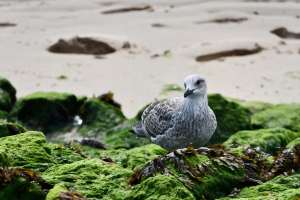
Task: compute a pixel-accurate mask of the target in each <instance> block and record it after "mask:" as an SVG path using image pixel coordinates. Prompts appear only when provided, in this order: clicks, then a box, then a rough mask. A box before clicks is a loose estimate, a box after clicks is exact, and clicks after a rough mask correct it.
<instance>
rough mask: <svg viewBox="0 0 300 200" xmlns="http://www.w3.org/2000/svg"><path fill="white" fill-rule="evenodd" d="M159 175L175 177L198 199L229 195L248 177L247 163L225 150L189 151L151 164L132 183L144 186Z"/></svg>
mask: <svg viewBox="0 0 300 200" xmlns="http://www.w3.org/2000/svg"><path fill="white" fill-rule="evenodd" d="M158 175H164V176H172V177H174V178H175V179H174V180H177V181H179V182H181V183H182V184H183V185H184V186H185V187H186V188H187V189H188V190H189V191H190V192H191V193H192V194H193V196H194V197H195V198H196V199H214V198H216V197H219V196H222V195H224V194H227V193H229V192H230V191H231V190H232V189H233V188H234V187H236V186H238V185H239V184H240V183H241V182H243V181H244V180H245V177H246V173H245V171H244V165H243V162H242V160H240V159H239V158H237V157H234V156H232V155H230V154H227V153H226V152H224V151H222V150H214V149H207V148H199V149H190V148H188V149H182V150H176V151H174V152H171V153H169V154H167V155H165V156H162V157H159V158H156V159H154V160H153V161H151V162H150V163H147V164H146V165H145V166H144V167H143V168H142V169H140V170H138V171H136V172H135V174H134V175H133V176H132V177H131V179H130V183H131V184H132V185H136V184H143V182H144V181H147V179H149V178H151V177H155V176H158ZM158 180H159V179H158ZM157 184H159V183H157ZM137 187H139V186H137Z"/></svg>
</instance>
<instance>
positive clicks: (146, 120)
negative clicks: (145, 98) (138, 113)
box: [142, 98, 182, 137]
mask: <svg viewBox="0 0 300 200" xmlns="http://www.w3.org/2000/svg"><path fill="white" fill-rule="evenodd" d="M180 105H182V99H181V98H171V99H166V100H162V101H156V102H154V103H152V104H151V105H150V106H148V107H147V108H146V109H145V111H144V112H143V115H142V123H143V125H144V128H145V130H146V131H147V133H148V135H149V136H151V137H156V136H157V135H163V134H164V133H165V132H166V131H167V130H168V129H170V128H171V127H173V126H174V113H176V112H177V110H178V108H179V106H180Z"/></svg>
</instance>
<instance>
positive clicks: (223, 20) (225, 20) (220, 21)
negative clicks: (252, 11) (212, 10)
mask: <svg viewBox="0 0 300 200" xmlns="http://www.w3.org/2000/svg"><path fill="white" fill-rule="evenodd" d="M247 20H248V18H247V17H237V18H234V17H226V18H217V19H212V20H206V21H198V22H196V24H205V23H217V24H227V23H241V22H244V21H247Z"/></svg>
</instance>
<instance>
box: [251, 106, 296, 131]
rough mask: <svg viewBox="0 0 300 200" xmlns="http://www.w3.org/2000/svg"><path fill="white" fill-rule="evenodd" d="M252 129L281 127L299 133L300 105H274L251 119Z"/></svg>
mask: <svg viewBox="0 0 300 200" xmlns="http://www.w3.org/2000/svg"><path fill="white" fill-rule="evenodd" d="M251 123H252V125H253V127H254V128H275V127H282V128H287V129H290V130H293V131H300V104H279V105H274V106H272V107H270V108H268V109H265V110H263V111H261V112H257V113H255V114H254V115H253V116H252V117H251Z"/></svg>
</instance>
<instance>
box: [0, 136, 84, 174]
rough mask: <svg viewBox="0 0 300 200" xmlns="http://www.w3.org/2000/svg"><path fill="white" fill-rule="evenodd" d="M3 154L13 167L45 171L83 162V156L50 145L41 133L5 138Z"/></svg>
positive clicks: (2, 144)
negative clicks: (59, 165) (65, 164)
mask: <svg viewBox="0 0 300 200" xmlns="http://www.w3.org/2000/svg"><path fill="white" fill-rule="evenodd" d="M0 152H3V154H5V156H6V157H7V159H8V160H10V165H11V166H17V167H24V168H29V169H35V170H37V171H43V170H45V169H47V168H48V167H50V166H52V165H55V164H60V163H70V162H74V161H77V160H81V159H82V156H81V155H80V154H78V153H76V152H74V151H73V150H71V149H67V148H65V147H63V146H61V145H56V144H48V143H47V142H46V138H45V136H44V135H43V134H42V133H40V132H33V131H31V132H25V133H20V134H18V135H13V136H7V137H3V138H1V140H0Z"/></svg>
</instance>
